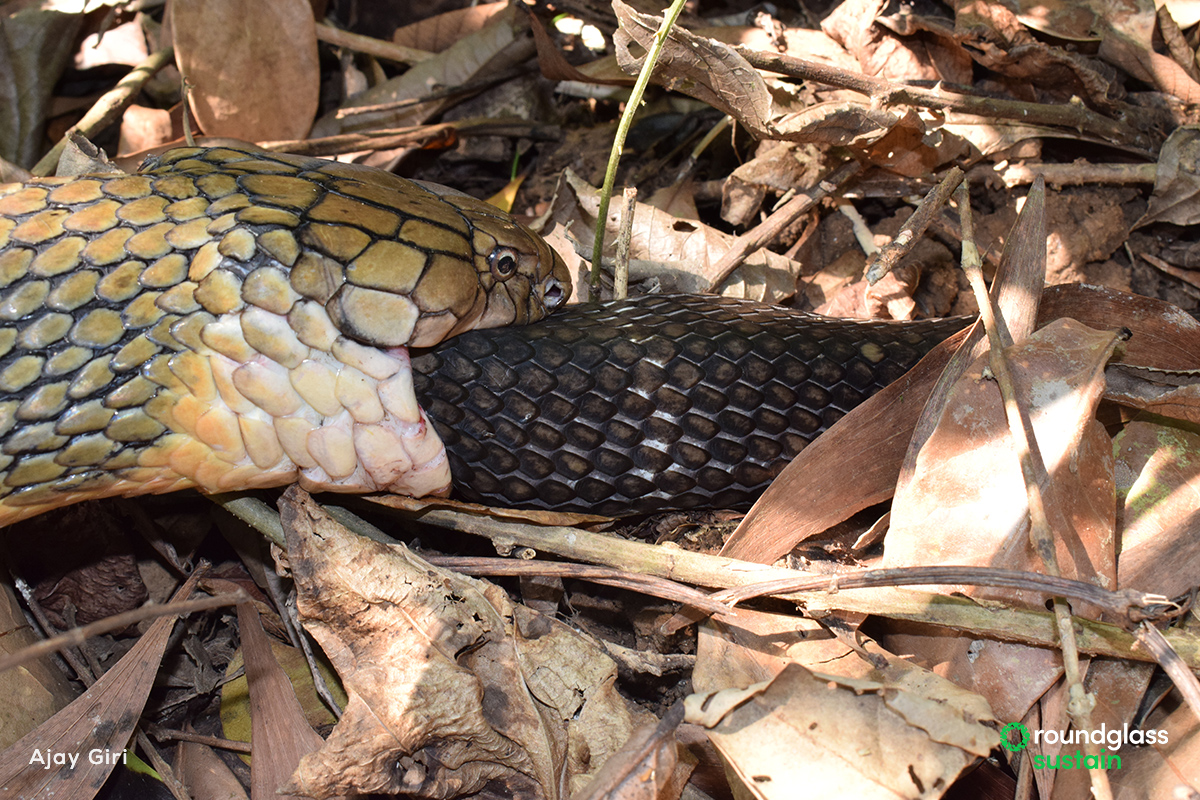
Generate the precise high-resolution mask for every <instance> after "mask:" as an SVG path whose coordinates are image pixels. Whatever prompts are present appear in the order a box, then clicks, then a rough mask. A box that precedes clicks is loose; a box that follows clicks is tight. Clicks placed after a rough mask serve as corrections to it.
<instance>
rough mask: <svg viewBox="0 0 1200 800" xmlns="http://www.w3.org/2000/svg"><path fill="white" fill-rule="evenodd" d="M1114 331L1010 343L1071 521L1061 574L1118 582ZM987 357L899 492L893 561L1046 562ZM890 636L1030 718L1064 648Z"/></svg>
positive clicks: (1016, 596)
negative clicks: (1108, 387)
mask: <svg viewBox="0 0 1200 800" xmlns="http://www.w3.org/2000/svg"><path fill="white" fill-rule="evenodd" d="M1116 341H1117V337H1116V336H1115V334H1112V333H1104V332H1098V331H1093V330H1091V329H1090V328H1086V327H1084V326H1083V325H1080V324H1079V323H1077V322H1074V321H1073V320H1058V321H1056V322H1053V323H1051V324H1050V325H1049V326H1047V327H1046V328H1044V329H1042V330H1040V331H1038V332H1037V333H1035V334H1034V335H1033V336H1032V337H1030V339H1029V340H1028V342H1027V343H1026V344H1023V345H1016V346H1014V347H1011V348H1009V349H1008V350H1007V351H1006V358H1007V359H1008V362H1009V365H1010V368H1011V369H1012V372H1013V380H1014V383H1015V385H1016V391H1017V395H1018V397H1020V398H1021V399H1022V402H1023V403H1024V404H1025V407H1026V409H1027V411H1028V414H1029V416H1030V418H1031V420H1032V422H1033V428H1034V431H1035V435H1036V437H1037V442H1038V447H1039V449H1040V450H1041V452H1042V456H1043V459H1044V460H1045V463H1046V467H1047V470H1048V471H1049V473H1050V482H1051V486H1052V488H1053V492H1051V493H1048V494H1047V495H1046V497H1047V505H1048V506H1052V509H1053V510H1055V512H1056V513H1060V514H1062V515H1063V516H1064V517H1065V518H1066V519H1068V520H1069V521H1070V528H1069V529H1064V528H1061V527H1060V528H1059V529H1057V530H1056V531H1055V534H1056V544H1057V556H1058V563H1059V565H1060V568H1061V570H1062V573H1063V575H1064V576H1067V577H1073V578H1075V579H1077V580H1086V581H1092V582H1095V583H1098V584H1099V585H1101V586H1105V587H1108V588H1115V584H1116V575H1115V572H1116V564H1115V534H1114V529H1115V509H1114V507H1113V499H1112V498H1113V491H1114V488H1113V477H1112V475H1113V464H1112V445H1111V442H1110V441H1109V439H1108V436H1107V435H1106V434H1105V432H1104V429H1103V426H1101V425H1100V423H1098V422H1097V421H1096V420H1095V418H1094V414H1095V405H1096V403H1097V402H1098V401H1099V399H1100V396H1101V393H1102V391H1103V387H1104V381H1103V368H1104V364H1105V363H1106V362H1107V360H1108V358H1109V356H1110V355H1111V353H1112V349H1113V347H1114V346H1115V345H1116ZM984 363H986V362H984V361H982V360H981V361H977V362H976V364H975V365H973V367H972V369H971V370H970V371H969V372H968V373H967V374H965V375H964V376H963V377H962V378H961V379H960V380H959V381H958V383H957V384H956V386H955V388H954V389H953V390H952V392H951V396H950V399H949V400H948V401H947V403H946V404H945V406H944V407H943V410H942V412H941V415H940V419H939V422H938V425H937V427H936V429H935V430H934V432H933V434H932V435H931V436H930V437H929V439H928V440H927V441H925V443H924V445H923V446H922V448H921V451H920V454H919V455H918V456H917V461H916V470H915V473H914V474H913V476H912V478H911V479H910V480H909V481H908V482H907V483H905V484H903V485H902V487H901V489H900V490H899V491H898V492H897V494H896V498H895V500H894V501H893V503H892V517H891V524H892V527H891V530H890V531H889V532H888V535H887V538H886V539H885V541H884V561H883V563H884V565H885V566H887V567H904V566H918V565H930V564H956V565H969V564H977V565H981V566H985V565H986V566H991V567H1005V568H1008V569H1021V570H1027V571H1036V572H1040V571H1043V567H1042V565H1041V561H1040V559H1039V558H1038V557H1037V556H1036V555H1035V554H1034V553H1033V551H1032V548H1031V546H1030V544H1029V520H1028V511H1027V505H1026V501H1027V495H1026V490H1025V483H1024V480H1023V478H1022V476H1021V471H1020V468H1019V465H1018V462H1017V458H1016V455H1015V453H1014V451H1013V448H1012V444H1011V440H1010V437H1009V435H1008V424H1007V420H1006V418H1005V415H1004V413H1003V409H1002V405H1001V402H1000V396H999V391H998V389H997V388H996V386H995V384H994V383H993V382H992V381H990V380H985V379H984V378H983V376H982V370H983V364H984ZM1046 488H1047V487H1043V491H1045V490H1046ZM963 591H965V592H966V593H967V594H969V595H972V596H986V597H991V598H1003V599H1004V600H1005V601H1006V602H1010V603H1013V602H1015V603H1018V604H1022V605H1026V606H1029V607H1036V608H1041V607H1042V602H1043V598H1042V596H1041V595H1040V594H1037V593H1034V594H1030V595H1025V594H1023V593H1021V592H1017V591H1011V590H981V589H978V588H974V587H967V588H965V589H963ZM901 630H907V628H902V629H901ZM885 641H886V644H887V646H888V647H889V648H890V649H893V650H895V651H896V652H904V653H914V654H916V656H917V658H918V659H919V660H920V663H923V664H926V665H927V666H930V667H931V668H933V666H934V665H938V668H939V674H943V675H945V676H946V677H948V678H950V679H951V680H953V681H954V682H955V683H957V684H959V685H960V686H966V687H971V688H973V689H975V690H976V691H978V692H980V693H981V694H983V695H984V696H985V697H987V698H988V700H989V701H990V702H991V704H992V707H993V708H994V709H995V710H996V713H997V715H999V716H1000V717H1001V718H1002V719H1005V720H1019V719H1021V718H1022V717H1023V716H1024V715H1025V712H1026V711H1027V709H1028V707H1029V705H1030V704H1031V703H1033V702H1034V700H1036V699H1037V697H1038V696H1039V695H1041V693H1042V692H1043V691H1045V689H1046V688H1047V687H1048V686H1049V685H1050V684H1052V683H1053V682H1054V681H1055V680H1057V678H1058V675H1059V671H1060V669H1061V667H1060V662H1059V659H1058V656H1057V654H1055V653H1052V652H1050V651H1046V650H1040V649H1034V648H1026V647H1022V646H1019V645H1013V644H1009V643H1005V642H991V641H989V642H986V643H982V642H980V643H972V642H970V641H968V640H966V639H962V638H950V637H946V636H943V635H940V632H935V633H933V634H931V635H929V636H928V637H927V638H926V637H925V636H923V635H921V634H917V635H916V636H915V637H912V638H910V637H909V636H907V635H901V636H894V637H888V638H887V639H886V640H885Z"/></svg>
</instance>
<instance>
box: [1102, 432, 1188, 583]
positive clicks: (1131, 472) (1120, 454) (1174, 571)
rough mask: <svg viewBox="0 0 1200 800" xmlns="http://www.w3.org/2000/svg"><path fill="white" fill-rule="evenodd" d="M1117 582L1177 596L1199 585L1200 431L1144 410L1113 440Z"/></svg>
mask: <svg viewBox="0 0 1200 800" xmlns="http://www.w3.org/2000/svg"><path fill="white" fill-rule="evenodd" d="M1113 452H1114V453H1116V457H1117V473H1116V474H1117V476H1118V480H1119V482H1118V487H1117V488H1118V495H1119V498H1120V499H1121V504H1120V505H1119V506H1118V517H1119V518H1120V520H1121V522H1122V525H1121V553H1120V556H1119V558H1120V560H1119V571H1118V573H1117V575H1118V579H1119V585H1120V587H1121V588H1122V589H1140V590H1142V591H1146V592H1158V593H1161V594H1165V595H1167V596H1168V597H1176V596H1179V595H1181V594H1184V593H1186V592H1188V591H1190V590H1191V589H1192V588H1193V587H1195V586H1197V585H1200V515H1197V513H1196V509H1198V508H1200V431H1197V430H1196V428H1195V426H1194V425H1184V424H1182V423H1172V422H1171V421H1170V420H1166V419H1162V418H1155V417H1153V416H1150V415H1146V418H1145V419H1140V420H1134V421H1133V422H1131V423H1129V424H1128V425H1127V426H1125V429H1124V430H1122V431H1121V432H1120V433H1119V434H1117V436H1116V437H1114V439H1113Z"/></svg>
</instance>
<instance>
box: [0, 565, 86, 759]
mask: <svg viewBox="0 0 1200 800" xmlns="http://www.w3.org/2000/svg"><path fill="white" fill-rule="evenodd" d="M36 642H37V637H36V636H34V634H33V628H32V627H30V624H29V622H28V620H27V619H26V618H25V612H24V611H22V610H21V606H20V604H19V603H18V602H17V597H16V595H15V594H14V593H13V589H12V586H10V585H8V584H7V583H5V584H4V585H3V586H0V654H3V655H9V654H11V653H15V652H17V651H19V650H21V649H23V648H25V647H28V646H30V645H32V644H35V643H36ZM75 695H76V690H75V689H73V688H72V687H71V684H70V683H68V681H67V678H66V676H65V675H63V673H62V670H61V669H59V668H58V666H56V665H55V664H54V660H53V658H52V657H51V656H45V657H43V658H40V659H38V660H37V661H33V662H30V663H28V664H25V665H24V666H23V667H22V668H21V669H8V670H4V671H3V672H0V697H4V698H8V700H7V702H5V703H0V750H4V749H5V748H7V747H8V746H9V745H11V744H12V743H13V742H15V741H17V740H18V739H20V738H21V737H22V736H24V735H25V734H27V733H29V732H30V731H31V730H33V729H34V728H36V727H37V726H38V725H40V724H42V723H43V722H45V721H46V720H48V719H50V717H52V716H54V714H55V712H57V711H59V710H60V709H62V708H63V707H65V706H66V705H67V704H68V703H70V702H71V701H72V700H73V699H75Z"/></svg>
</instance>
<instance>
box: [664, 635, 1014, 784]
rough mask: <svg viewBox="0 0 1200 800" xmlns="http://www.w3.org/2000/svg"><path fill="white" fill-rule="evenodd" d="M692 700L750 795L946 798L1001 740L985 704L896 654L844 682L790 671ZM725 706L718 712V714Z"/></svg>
mask: <svg viewBox="0 0 1200 800" xmlns="http://www.w3.org/2000/svg"><path fill="white" fill-rule="evenodd" d="M726 691H727V692H729V693H730V694H731V695H732V698H731V701H730V702H728V703H724V702H723V695H724V694H725V692H718V693H717V694H716V695H715V696H711V695H709V696H701V695H692V696H691V697H689V698H688V700H687V707H688V717H687V719H688V721H689V722H696V723H699V724H704V725H706V726H707V727H709V728H710V729H711V730H710V733H709V736H710V738H711V739H712V741H713V744H714V745H716V747H717V749H718V750H719V751H720V752H721V754H722V756H723V757H724V759H725V760H726V762H727V764H728V765H729V769H730V771H731V774H732V775H733V776H734V777H736V778H737V779H738V780H739V781H740V785H739V787H738V788H739V789H742V790H743V791H745V792H747V794H748V796H754V797H761V798H792V797H795V796H796V790H797V787H803V791H804V797H805V798H807V799H808V800H820V798H844V797H855V798H901V797H903V798H918V797H940V796H941V795H942V793H943V792H944V791H945V789H946V787H947V786H949V785H950V783H952V782H953V780H954V779H955V777H957V776H958V774H959V773H960V772H962V770H963V769H965V768H966V767H967V766H969V765H970V764H971V763H973V762H974V761H975V760H976V758H978V757H980V756H984V755H986V754H987V753H989V752H990V751H991V750H992V748H994V747H996V746H997V745H998V744H999V735H998V734H997V733H996V732H995V730H993V729H992V728H990V727H988V726H986V725H984V724H983V722H985V721H987V720H990V719H992V715H991V712H990V711H989V710H988V708H987V704H986V702H984V701H983V699H982V698H980V697H978V696H977V695H972V694H971V693H970V692H964V691H963V690H961V689H959V688H958V687H955V686H953V685H952V684H950V683H948V682H947V681H944V680H942V679H941V678H938V677H937V676H935V675H933V674H932V673H928V672H924V671H922V670H919V669H917V668H915V667H912V666H911V665H907V664H905V663H904V662H902V661H901V660H899V659H895V658H894V657H893V658H892V659H891V660H890V662H889V666H888V668H887V669H886V670H885V671H883V672H882V673H880V674H877V675H873V676H871V677H863V678H843V677H839V676H835V675H828V674H822V673H814V672H810V671H808V670H807V669H805V668H804V667H801V666H799V665H798V664H792V665H789V666H788V667H786V668H785V669H784V670H783V671H782V672H781V673H780V674H779V675H778V676H777V677H775V678H774V679H773V680H772V681H770V682H769V683H764V684H757V685H755V686H753V687H750V689H747V690H738V689H731V690H726ZM718 709H719V710H718Z"/></svg>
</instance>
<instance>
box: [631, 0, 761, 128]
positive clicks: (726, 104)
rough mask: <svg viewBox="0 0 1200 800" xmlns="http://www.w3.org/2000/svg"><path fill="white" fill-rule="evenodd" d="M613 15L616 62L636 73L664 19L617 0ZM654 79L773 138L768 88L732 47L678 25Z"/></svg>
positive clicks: (661, 58)
mask: <svg viewBox="0 0 1200 800" xmlns="http://www.w3.org/2000/svg"><path fill="white" fill-rule="evenodd" d="M613 10H614V11H616V13H617V20H618V21H619V22H620V26H621V27H620V28H618V29H617V32H616V33H615V34H614V35H613V44H614V46H615V47H616V50H617V61H618V62H619V63H620V64H621V69H623V70H625V72H626V73H629V74H637V72H638V71H639V70H640V69H641V66H642V62H643V61H644V59H645V56H644V53H645V51H647V50H649V49H650V46H651V42H652V41H653V40H654V38H655V36H656V34H657V33H658V29H659V27H660V25H661V23H662V18H661V17H654V16H651V15H649V14H640V13H638V12H637V11H634V10H633V9H632V8H631V7H630V6H627V5H625V4H624V3H622V2H621V0H613ZM631 44H637V45H638V46H639V47H640V48H641V50H642V53H643V55H641V56H637V55H635V54H634V53H633V52H631V51H630V45H631ZM654 75H655V81H656V82H657V83H659V84H661V85H663V86H665V87H666V88H667V89H673V90H678V91H681V92H683V93H684V94H687V95H690V96H691V97H694V98H696V99H697V100H700V101H701V102H704V103H708V104H709V105H710V106H712V107H713V108H716V109H718V110H720V111H723V112H725V113H726V114H729V115H731V116H733V117H734V118H735V119H737V120H738V121H739V122H741V123H742V124H743V125H745V126H746V128H747V129H748V130H749V131H750V132H751V134H752V135H753V136H754V137H755V138H759V139H762V138H769V137H770V136H771V127H770V124H769V122H770V119H771V117H772V116H774V112H773V111H772V102H771V95H770V93H769V92H768V91H767V86H766V84H765V83H764V82H763V79H762V77H761V76H760V75H759V74H758V71H757V70H755V69H754V67H752V66H750V62H748V61H746V59H745V58H743V57H742V56H740V55H738V53H737V52H736V51H735V50H734V49H733V48H731V47H729V46H728V45H726V44H723V43H721V42H716V41H713V40H712V39H706V38H704V37H701V36H697V35H695V34H693V33H691V32H689V31H687V30H685V29H683V28H682V27H680V26H675V27H673V28H672V29H671V31H670V33H669V34H668V35H667V42H666V47H665V48H664V50H663V53H662V55H661V56H660V58H659V62H658V65H657V66H656V68H655V70H654Z"/></svg>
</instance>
